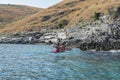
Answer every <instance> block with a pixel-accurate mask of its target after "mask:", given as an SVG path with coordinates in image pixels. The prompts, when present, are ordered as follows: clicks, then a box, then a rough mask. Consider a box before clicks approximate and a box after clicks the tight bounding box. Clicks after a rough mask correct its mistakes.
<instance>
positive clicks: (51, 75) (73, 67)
mask: <svg viewBox="0 0 120 80" xmlns="http://www.w3.org/2000/svg"><path fill="white" fill-rule="evenodd" d="M52 49H53V48H52V47H51V46H49V45H44V44H35V45H26V44H25V45H20V44H0V80H120V52H89V51H87V52H85V51H81V50H80V49H76V48H74V49H72V50H71V51H66V52H63V53H51V51H52Z"/></svg>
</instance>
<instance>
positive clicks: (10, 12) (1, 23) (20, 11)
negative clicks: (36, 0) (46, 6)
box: [0, 3, 39, 28]
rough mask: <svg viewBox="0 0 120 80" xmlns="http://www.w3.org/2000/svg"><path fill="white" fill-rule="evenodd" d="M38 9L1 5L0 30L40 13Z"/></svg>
mask: <svg viewBox="0 0 120 80" xmlns="http://www.w3.org/2000/svg"><path fill="white" fill-rule="evenodd" d="M38 11H39V9H38V8H33V7H28V6H22V5H13V6H11V5H10V4H9V3H8V4H0V28H4V27H5V25H7V24H9V23H12V22H15V21H17V20H19V19H22V18H24V17H26V16H28V15H31V14H34V13H36V12H38Z"/></svg>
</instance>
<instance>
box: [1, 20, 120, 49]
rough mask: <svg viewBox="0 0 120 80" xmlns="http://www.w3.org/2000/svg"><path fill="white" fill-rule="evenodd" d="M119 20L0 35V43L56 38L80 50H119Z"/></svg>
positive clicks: (51, 40)
mask: <svg viewBox="0 0 120 80" xmlns="http://www.w3.org/2000/svg"><path fill="white" fill-rule="evenodd" d="M119 22H120V20H117V21H115V22H110V23H105V22H100V21H98V22H96V23H92V24H91V23H88V24H83V23H82V25H81V24H80V25H78V26H73V27H69V28H67V29H61V30H49V31H48V30H46V29H44V30H41V31H39V32H27V33H15V34H12V35H9V36H1V37H0V43H16V44H34V43H47V44H51V43H56V42H57V38H61V42H62V43H65V44H66V45H67V46H69V47H78V48H80V49H81V50H96V51H107V50H113V49H114V50H119V49H120V23H119Z"/></svg>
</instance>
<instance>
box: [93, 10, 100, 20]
mask: <svg viewBox="0 0 120 80" xmlns="http://www.w3.org/2000/svg"><path fill="white" fill-rule="evenodd" d="M100 15H101V13H96V12H95V13H94V20H99V17H100Z"/></svg>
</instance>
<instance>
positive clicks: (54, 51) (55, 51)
mask: <svg viewBox="0 0 120 80" xmlns="http://www.w3.org/2000/svg"><path fill="white" fill-rule="evenodd" d="M69 50H71V48H66V49H65V50H59V51H58V50H57V49H54V50H52V53H60V52H65V51H69Z"/></svg>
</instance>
